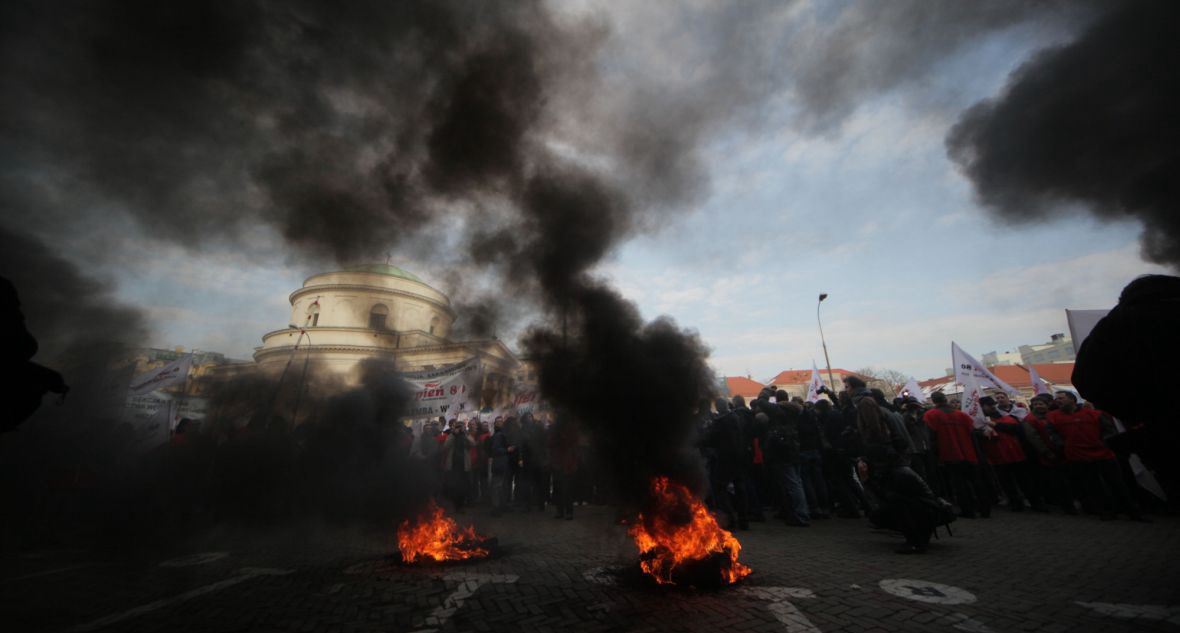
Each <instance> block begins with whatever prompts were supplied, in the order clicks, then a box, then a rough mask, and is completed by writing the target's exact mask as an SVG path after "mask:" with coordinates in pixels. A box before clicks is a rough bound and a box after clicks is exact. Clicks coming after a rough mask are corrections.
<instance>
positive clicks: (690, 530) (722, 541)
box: [628, 476, 753, 584]
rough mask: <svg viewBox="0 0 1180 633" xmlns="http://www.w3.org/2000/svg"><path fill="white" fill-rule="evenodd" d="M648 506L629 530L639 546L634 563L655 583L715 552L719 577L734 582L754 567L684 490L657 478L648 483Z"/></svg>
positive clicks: (662, 478) (667, 582)
mask: <svg viewBox="0 0 1180 633" xmlns="http://www.w3.org/2000/svg"><path fill="white" fill-rule="evenodd" d="M651 496H652V499H653V503H652V506H653V507H654V508H655V510H654V511H653V512H651V513H650V514H649V515H648V516H644V515H643V514H640V515H639V516H638V517H637V518H636V520H635V523H634V525H632V526H631V528H630V529H629V530H628V532H629V533H630V534H631V537H632V538H634V539H635V544H636V545H638V546H639V556H640V560H639V565H640V567H642V568H643V571H644V572H645V573H647V574H648V575H649V576H651V577H652V578H654V579H655V580H656V582H658V583H660V584H675V583H674V582H673V580H672V574H673V572H675V571H676V569H677V568H678V567H679V566H680V565H681V564H683V563H686V562H692V561H699V560H704V559H706V558H709V557H711V556H714V555H719V556H722V557H726V558H723V563H725V564H722V565H721V576H722V579H723V580H724V581H725V582H726V583H729V584H733V583H735V582H737V581H739V580H741V579H742V578H745V577H746V576H748V575H749V574H750V572H752V571H753V570H752V569H750V568H749V567H747V566H745V565H743V564H741V563H739V562H738V554H739V553H740V552H741V551H742V545H741V543H738V540H737V539H736V538H734V536H733V534H730V533H729V532H728V531H726V530H723V529H721V526H720V525H718V524H717V519H715V518H714V517H713V515H712V514H711V513H710V512H709V510H708V509H707V508H705V504H703V503H701V502H700V500H698V499H697V498H696V496H694V495H693V494H692V492H690V491H689V490H688V488H686V487H684V486H682V485H680V484H678V483H675V482H673V481H671V480H669V479H668V478H667V477H663V476H661V477H656V478H655V479H652V482H651Z"/></svg>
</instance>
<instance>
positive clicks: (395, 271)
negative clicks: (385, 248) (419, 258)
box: [344, 264, 426, 284]
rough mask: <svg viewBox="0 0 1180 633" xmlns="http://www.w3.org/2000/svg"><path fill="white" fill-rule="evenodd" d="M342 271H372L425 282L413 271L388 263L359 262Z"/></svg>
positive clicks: (421, 282)
mask: <svg viewBox="0 0 1180 633" xmlns="http://www.w3.org/2000/svg"><path fill="white" fill-rule="evenodd" d="M344 272H348V273H373V274H376V275H389V276H390V277H401V278H402V279H409V280H410V281H416V282H418V283H420V284H424V283H426V282H424V281H422V280H421V279H419V278H418V276H417V275H415V274H414V273H412V272H410V271H408V270H402V269H401V268H398V267H397V266H391V265H389V264H359V265H356V266H349V267H348V268H345V269H344Z"/></svg>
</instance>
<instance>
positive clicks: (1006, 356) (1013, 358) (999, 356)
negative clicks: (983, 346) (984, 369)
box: [981, 352, 1024, 367]
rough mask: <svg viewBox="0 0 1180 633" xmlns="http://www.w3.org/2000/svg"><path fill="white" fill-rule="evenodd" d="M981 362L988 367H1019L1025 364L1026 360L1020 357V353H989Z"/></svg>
mask: <svg viewBox="0 0 1180 633" xmlns="http://www.w3.org/2000/svg"><path fill="white" fill-rule="evenodd" d="M981 360H982V361H983V364H984V365H986V366H988V367H992V366H994V365H1019V364H1020V363H1022V362H1024V359H1023V358H1022V357H1021V356H1020V352H988V353H986V354H984V355H983V358H982V359H981Z"/></svg>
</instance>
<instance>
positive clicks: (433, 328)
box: [430, 317, 439, 334]
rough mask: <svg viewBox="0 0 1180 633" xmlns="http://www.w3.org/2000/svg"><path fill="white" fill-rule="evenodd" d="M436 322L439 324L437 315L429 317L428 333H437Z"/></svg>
mask: <svg viewBox="0 0 1180 633" xmlns="http://www.w3.org/2000/svg"><path fill="white" fill-rule="evenodd" d="M438 324H439V320H438V317H434V318H432V319H430V333H431V334H438V333H439V331H438Z"/></svg>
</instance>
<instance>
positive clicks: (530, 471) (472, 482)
mask: <svg viewBox="0 0 1180 633" xmlns="http://www.w3.org/2000/svg"><path fill="white" fill-rule="evenodd" d="M410 456H411V457H412V458H414V459H418V460H422V461H424V462H426V463H427V464H429V465H430V466H431V467H433V468H435V469H437V473H438V475H439V477H438V480H439V481H440V482H441V488H442V489H441V492H442V494H443V496H445V497H446V498H447V499H449V500H450V501H451V503H452V504H453V505H454V507H455V510H456V512H459V513H462V512H464V508H466V507H467V506H469V505H473V504H474V505H481V506H485V507H489V508H491V511H492V514H493V515H500V514H502V513H504V512H506V511H509V510H515V511H522V512H528V511H532V510H534V509H535V510H538V511H543V510H545V509H546V507H547V506H551V507H552V508H553V509H555V510H556V514H555V517H554V518H557V519H573V518H574V505H575V504H588V503H590V502H591V501H593V500H595V499H596V497H597V496H598V495H599V494H600V491H601V488H602V487H601V486H600V485H596V483H595V480H594V477H593V469H592V468H591V464H592V463H593V459H592V455H591V451H590V444H589V440H588V438H587V437H586V436H585V435H583V434H581V433H579V431H578V428H577V427H576V425H575V424H574V423H573V422H572V421H570V420H569V419H568V418H565V417H562V416H559V417H557V418H556V419H555V420H553V421H550V420H548V419H544V420H540V419H537V418H535V417H534V416H533V415H532V414H531V413H524V414H522V415H520V416H519V417H517V416H496V417H495V418H494V420H493V422H492V425H491V429H490V430H489V429H488V428H487V426H486V425H485V423H483V422H482V421H481V420H479V419H478V418H473V419H468V420H461V419H458V418H452V419H450V420H448V419H447V418H446V417H445V416H444V417H440V418H439V419H438V420H437V421H429V422H426V423H425V424H424V425H423V427H422V431H421V432H420V433H419V434H418V435H417V436H416V437H415V438H414V440H413V444H412V446H411V449H410Z"/></svg>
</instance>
